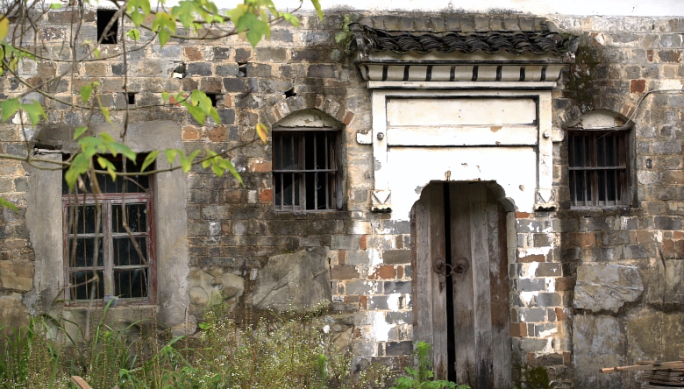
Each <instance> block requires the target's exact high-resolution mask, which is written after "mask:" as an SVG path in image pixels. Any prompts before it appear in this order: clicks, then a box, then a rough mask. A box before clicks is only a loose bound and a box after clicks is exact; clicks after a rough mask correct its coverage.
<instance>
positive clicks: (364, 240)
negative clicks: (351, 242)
mask: <svg viewBox="0 0 684 389" xmlns="http://www.w3.org/2000/svg"><path fill="white" fill-rule="evenodd" d="M359 246H361V250H365V249H367V248H368V235H364V236H362V237H361V239H359Z"/></svg>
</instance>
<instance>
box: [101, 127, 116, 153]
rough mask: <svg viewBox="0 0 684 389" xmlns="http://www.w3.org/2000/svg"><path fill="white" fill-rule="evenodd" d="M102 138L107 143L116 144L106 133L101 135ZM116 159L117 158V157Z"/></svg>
mask: <svg viewBox="0 0 684 389" xmlns="http://www.w3.org/2000/svg"><path fill="white" fill-rule="evenodd" d="M100 138H102V140H104V141H105V142H112V143H114V142H116V141H115V140H114V138H113V137H112V136H111V135H109V134H108V133H106V132H103V133H101V134H100ZM115 157H116V155H115Z"/></svg>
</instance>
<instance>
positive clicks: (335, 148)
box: [273, 128, 342, 211]
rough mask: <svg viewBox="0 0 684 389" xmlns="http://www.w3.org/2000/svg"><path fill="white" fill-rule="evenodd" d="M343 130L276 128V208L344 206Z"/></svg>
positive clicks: (274, 187)
mask: <svg viewBox="0 0 684 389" xmlns="http://www.w3.org/2000/svg"><path fill="white" fill-rule="evenodd" d="M339 138H340V137H339V131H336V130H334V129H332V128H296V129H290V128H276V129H274V130H273V202H274V208H275V209H276V210H290V211H324V210H333V209H341V208H342V196H341V195H340V190H341V178H342V174H341V171H340V170H339V166H340V152H339V150H340V145H339V142H340V139H339Z"/></svg>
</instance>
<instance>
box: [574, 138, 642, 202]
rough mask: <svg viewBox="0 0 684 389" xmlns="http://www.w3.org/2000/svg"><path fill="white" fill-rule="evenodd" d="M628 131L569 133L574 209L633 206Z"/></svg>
mask: <svg viewBox="0 0 684 389" xmlns="http://www.w3.org/2000/svg"><path fill="white" fill-rule="evenodd" d="M628 139H629V138H628V131H626V130H604V131H586V130H583V131H568V165H569V172H570V177H569V179H570V199H571V201H572V206H573V207H585V206H599V207H605V206H617V205H627V204H629V193H628V192H629V175H628V166H629V163H628V161H629V158H628V146H627V145H628Z"/></svg>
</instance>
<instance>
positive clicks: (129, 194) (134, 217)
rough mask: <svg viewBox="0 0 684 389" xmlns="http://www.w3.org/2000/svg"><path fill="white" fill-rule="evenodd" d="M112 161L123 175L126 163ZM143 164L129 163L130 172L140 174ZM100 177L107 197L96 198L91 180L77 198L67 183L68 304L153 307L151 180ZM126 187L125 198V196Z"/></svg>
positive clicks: (64, 195) (64, 209)
mask: <svg viewBox="0 0 684 389" xmlns="http://www.w3.org/2000/svg"><path fill="white" fill-rule="evenodd" d="M143 158H144V156H143ZM110 160H111V162H112V163H113V164H114V166H115V167H116V169H117V171H119V172H120V171H122V170H123V162H122V160H121V158H110ZM141 162H142V160H141V161H140V162H138V163H137V167H136V165H134V164H133V163H132V161H130V160H129V161H127V166H126V171H127V172H134V171H136V169H139V166H140V163H141ZM97 178H98V186H99V188H100V191H101V192H102V193H101V194H100V195H98V196H97V198H95V196H93V194H92V191H91V190H90V183H89V182H87V180H84V182H83V185H82V186H81V188H80V189H78V188H77V189H76V193H69V190H68V186H67V184H66V182H63V184H62V186H63V191H62V193H63V195H62V202H63V208H62V209H63V211H62V212H63V220H64V273H65V278H66V280H65V281H66V285H68V286H69V287H67V288H65V300H66V301H70V300H71V301H77V300H90V299H91V298H92V299H95V300H101V299H103V298H105V296H112V297H113V296H116V297H119V298H121V299H130V300H133V301H149V302H151V301H153V298H152V297H153V295H154V294H153V293H152V291H153V290H154V274H153V273H154V234H153V227H154V223H153V221H154V217H153V204H152V203H153V195H152V185H151V181H152V180H151V179H150V177H149V176H146V175H141V176H130V177H127V178H124V177H122V176H118V177H117V179H116V180H115V181H114V180H112V179H111V177H110V176H109V175H98V177H97ZM124 186H125V190H126V194H125V197H122V192H123V190H124ZM98 205H99V208H100V214H99V217H98V213H97V206H98ZM98 220H99V230H97V234H96V228H98V227H96V225H97V224H98V223H96V222H97V221H98ZM126 226H128V230H130V234H129V231H127V230H126ZM96 235H97V239H96ZM133 241H135V244H134V242H133ZM96 242H97V243H96ZM96 244H97V247H95V246H96ZM136 244H137V246H138V247H137V248H136V247H135V246H136ZM96 258H97V259H96ZM124 301H125V300H124Z"/></svg>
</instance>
